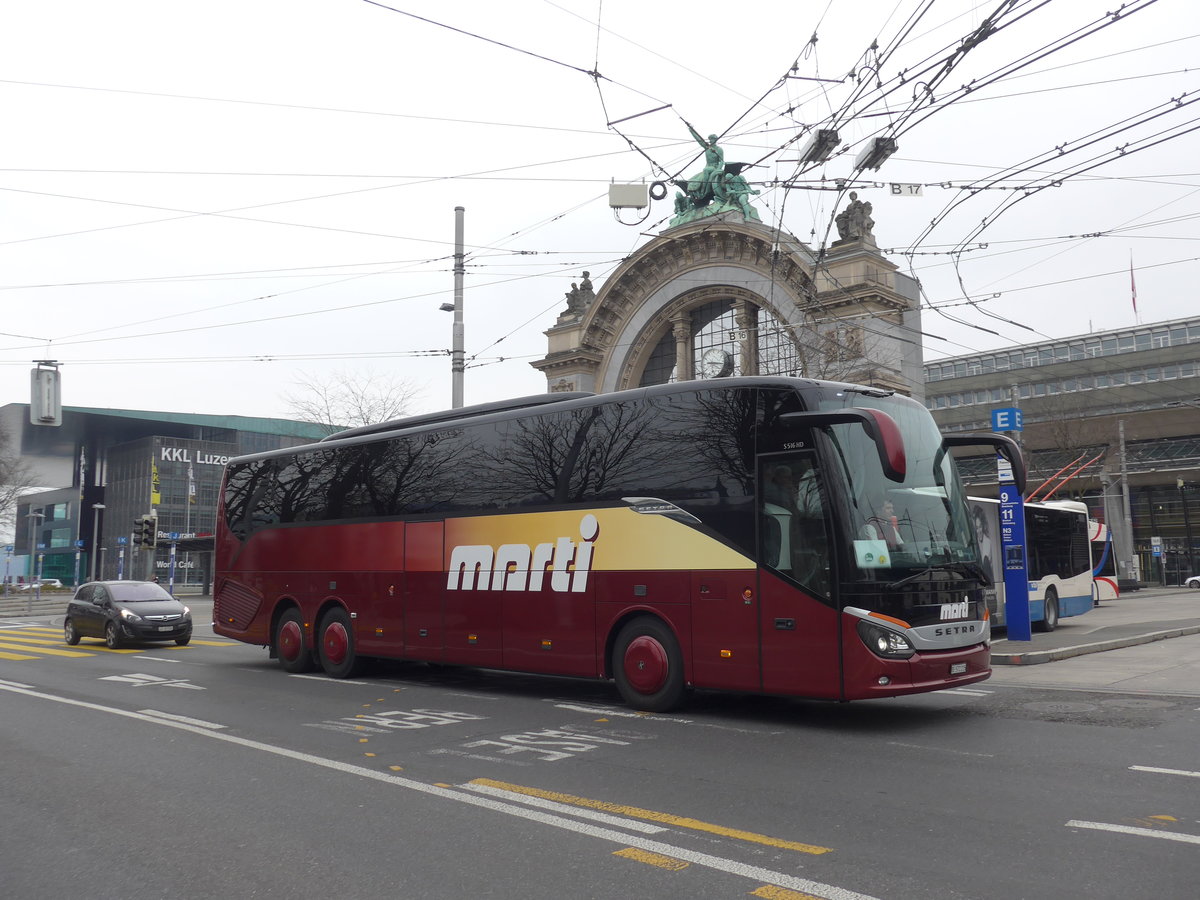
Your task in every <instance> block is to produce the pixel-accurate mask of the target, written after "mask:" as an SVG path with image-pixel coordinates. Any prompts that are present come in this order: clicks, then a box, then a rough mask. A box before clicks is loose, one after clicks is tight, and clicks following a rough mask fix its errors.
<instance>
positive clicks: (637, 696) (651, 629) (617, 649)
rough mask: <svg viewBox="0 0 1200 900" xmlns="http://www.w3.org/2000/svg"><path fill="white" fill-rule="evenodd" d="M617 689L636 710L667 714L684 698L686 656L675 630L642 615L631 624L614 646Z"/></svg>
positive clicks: (628, 624)
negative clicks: (684, 657) (684, 663)
mask: <svg viewBox="0 0 1200 900" xmlns="http://www.w3.org/2000/svg"><path fill="white" fill-rule="evenodd" d="M612 673H613V677H614V679H615V680H616V682H617V690H619V691H620V692H621V696H622V697H623V698H624V699H625V702H626V703H628V704H629V705H630V706H632V707H633V708H634V709H642V710H646V711H648V712H666V711H667V710H670V709H674V708H675V707H676V706H678V705H679V702H680V701H681V700H682V699H683V693H684V683H683V654H682V653H681V652H680V650H679V642H678V641H677V640H675V635H674V634H672V633H671V629H670V628H668V627H667V626H666V624H664V623H663V622H662V621H661V620H659V619H655V618H651V617H650V616H642V617H641V618H637V619H634V620H633V621H631V622H629V623H627V624H626V625H625V627H624V628H622V629H621V631H620V633H619V634H618V635H617V641H616V643H615V644H614V645H613V657H612Z"/></svg>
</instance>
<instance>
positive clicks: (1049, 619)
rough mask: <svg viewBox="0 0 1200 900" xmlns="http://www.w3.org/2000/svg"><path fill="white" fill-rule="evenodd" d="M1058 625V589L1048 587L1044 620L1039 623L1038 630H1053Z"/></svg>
mask: <svg viewBox="0 0 1200 900" xmlns="http://www.w3.org/2000/svg"><path fill="white" fill-rule="evenodd" d="M1057 627H1058V591H1056V590H1054V588H1046V609H1045V612H1044V613H1043V614H1042V621H1040V622H1038V623H1037V630H1038V631H1046V632H1050V631H1053V630H1054V629H1055V628H1057Z"/></svg>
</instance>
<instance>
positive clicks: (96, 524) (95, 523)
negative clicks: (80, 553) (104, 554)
mask: <svg viewBox="0 0 1200 900" xmlns="http://www.w3.org/2000/svg"><path fill="white" fill-rule="evenodd" d="M104 508H105V506H104V504H103V503H93V504H92V558H91V561H90V562H91V565H90V566H89V567H88V570H89V573H90V574H89V575H88V581H95V580H96V557H97V556H99V555H100V549H99V548H100V510H102V509H104Z"/></svg>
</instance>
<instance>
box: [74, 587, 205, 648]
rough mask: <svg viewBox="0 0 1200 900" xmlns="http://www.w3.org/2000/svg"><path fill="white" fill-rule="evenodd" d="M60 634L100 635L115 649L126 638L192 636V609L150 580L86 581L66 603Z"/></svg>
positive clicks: (179, 638) (186, 638)
mask: <svg viewBox="0 0 1200 900" xmlns="http://www.w3.org/2000/svg"><path fill="white" fill-rule="evenodd" d="M63 637H64V638H65V639H66V641H67V643H68V644H78V643H79V639H80V638H81V637H102V638H104V643H106V644H107V645H108V646H109V647H111V648H113V649H116V648H117V647H120V646H121V644H123V643H124V642H126V641H174V642H175V643H176V644H178V645H179V646H181V647H182V646H184V645H185V644H187V642H188V641H190V640H191V639H192V611H191V610H190V609H188V608H187V607H186V606H184V605H183V604H182V603H180V602H179V601H178V600H176V599H175V598H174V597H172V596H171V595H170V594H168V593H167V592H166V591H165V590H163V589H162V588H161V587H159V586H158V585H157V584H155V583H154V582H152V581H89V582H88V583H87V584H82V585H80V586H79V589H78V590H77V591H76V592H75V596H74V597H72V598H71V602H70V604H69V605H68V606H67V618H66V619H65V621H64V622H63Z"/></svg>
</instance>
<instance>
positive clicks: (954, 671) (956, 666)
mask: <svg viewBox="0 0 1200 900" xmlns="http://www.w3.org/2000/svg"><path fill="white" fill-rule="evenodd" d="M950 674H951V675H966V674H967V664H966V663H951V664H950Z"/></svg>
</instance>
